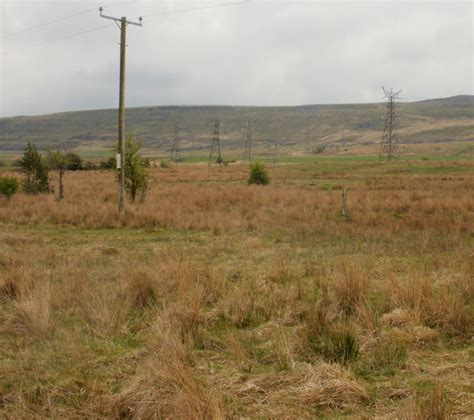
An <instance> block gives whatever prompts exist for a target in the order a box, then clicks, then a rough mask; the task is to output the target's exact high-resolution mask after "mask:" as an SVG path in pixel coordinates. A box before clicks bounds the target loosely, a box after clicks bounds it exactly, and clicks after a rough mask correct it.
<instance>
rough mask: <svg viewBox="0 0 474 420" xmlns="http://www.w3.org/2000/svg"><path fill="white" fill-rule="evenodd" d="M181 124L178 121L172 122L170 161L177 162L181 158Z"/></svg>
mask: <svg viewBox="0 0 474 420" xmlns="http://www.w3.org/2000/svg"><path fill="white" fill-rule="evenodd" d="M180 131H181V124H180V123H179V121H176V122H175V123H174V133H173V140H172V143H171V150H170V160H171V162H174V163H178V162H179V160H180V159H181V147H180V144H181V137H180Z"/></svg>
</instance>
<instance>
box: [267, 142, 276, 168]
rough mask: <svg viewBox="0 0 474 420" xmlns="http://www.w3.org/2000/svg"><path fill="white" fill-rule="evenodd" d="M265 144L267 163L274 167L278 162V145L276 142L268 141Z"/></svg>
mask: <svg viewBox="0 0 474 420" xmlns="http://www.w3.org/2000/svg"><path fill="white" fill-rule="evenodd" d="M265 143H266V145H267V162H268V163H269V164H272V165H273V166H275V165H276V164H277V160H278V147H279V143H278V141H277V140H268V141H266V142H265Z"/></svg>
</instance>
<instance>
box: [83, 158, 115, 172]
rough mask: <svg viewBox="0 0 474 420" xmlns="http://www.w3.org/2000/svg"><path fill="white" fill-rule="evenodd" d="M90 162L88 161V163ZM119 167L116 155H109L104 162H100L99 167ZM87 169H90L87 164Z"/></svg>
mask: <svg viewBox="0 0 474 420" xmlns="http://www.w3.org/2000/svg"><path fill="white" fill-rule="evenodd" d="M87 164H88V163H87V162H86V165H87ZM116 167H117V161H116V160H115V156H114V157H109V158H108V159H107V160H104V161H103V162H100V164H99V168H100V169H115V168H116ZM85 169H86V170H87V169H89V168H88V167H87V166H86V167H85Z"/></svg>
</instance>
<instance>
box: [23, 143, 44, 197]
mask: <svg viewBox="0 0 474 420" xmlns="http://www.w3.org/2000/svg"><path fill="white" fill-rule="evenodd" d="M18 165H19V166H20V168H21V172H22V173H23V175H24V176H25V178H24V180H23V189H24V190H25V192H27V193H30V194H38V193H44V192H49V176H48V167H47V165H46V164H45V162H44V160H43V159H42V158H41V156H40V154H39V153H38V150H37V149H36V145H35V144H34V143H30V142H28V145H27V146H26V148H25V151H24V153H23V157H22V158H21V159H20V160H19V161H18Z"/></svg>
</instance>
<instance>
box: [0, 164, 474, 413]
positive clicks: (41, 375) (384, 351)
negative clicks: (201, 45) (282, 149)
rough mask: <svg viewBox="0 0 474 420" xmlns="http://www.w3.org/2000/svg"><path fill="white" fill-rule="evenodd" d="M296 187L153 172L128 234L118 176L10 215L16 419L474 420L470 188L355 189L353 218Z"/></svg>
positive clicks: (7, 333)
mask: <svg viewBox="0 0 474 420" xmlns="http://www.w3.org/2000/svg"><path fill="white" fill-rule="evenodd" d="M295 170H296V169H295V168H287V167H282V168H277V169H275V172H274V174H273V177H274V179H275V185H274V186H270V187H268V188H267V187H265V188H259V187H247V186H244V185H240V184H239V183H238V182H237V181H239V180H240V179H241V176H242V175H243V174H244V169H241V168H233V167H228V168H222V169H217V168H212V169H211V170H210V171H208V172H207V168H200V167H197V166H196V167H190V168H181V167H178V168H172V169H170V170H169V171H161V170H156V171H154V174H153V176H154V177H155V181H154V184H153V186H152V189H151V193H150V196H149V197H148V201H147V204H145V206H143V207H140V206H136V207H133V206H131V207H130V208H129V213H128V215H127V217H126V218H125V219H121V220H120V219H118V218H117V217H116V209H115V185H114V183H113V175H112V174H111V173H78V174H70V176H68V185H66V188H69V190H66V193H67V194H66V199H65V200H64V201H63V202H57V201H55V200H54V199H52V197H50V196H38V197H29V196H25V195H22V194H19V195H18V196H16V197H14V198H13V199H12V200H10V201H9V202H8V203H6V205H5V206H3V207H1V208H0V223H1V227H2V229H3V231H2V232H1V233H0V332H1V334H0V356H1V357H0V416H3V417H6V418H44V417H61V418H137V419H138V418H183V419H185V418H186V419H187V418H191V419H192V418H196V419H198V418H209V419H219V418H237V417H242V418H256V417H261V418H314V417H316V416H323V417H324V416H326V417H341V416H349V417H363V416H366V417H374V416H380V417H384V416H385V417H387V418H420V419H421V418H449V416H450V415H453V416H455V415H457V416H463V415H467V414H468V413H469V410H470V407H471V406H469V404H468V403H467V402H466V401H469V399H470V398H471V399H472V395H473V394H472V391H471V390H472V388H469V386H470V385H469V383H470V382H472V379H473V378H474V370H473V369H472V358H470V357H471V356H469V352H470V351H471V352H472V334H473V333H474V332H473V329H472V328H473V325H474V322H473V320H474V314H473V309H474V303H473V302H474V286H473V282H472V276H473V274H474V271H473V270H474V263H473V262H472V261H473V260H472V259H471V257H472V232H473V225H472V222H473V217H474V216H473V211H474V206H473V200H474V198H473V197H472V195H467V194H466V191H467V189H468V188H467V186H468V185H469V182H471V181H470V179H471V178H469V179H468V177H467V176H466V177H464V179H461V178H462V177H458V178H455V179H453V180H452V181H450V182H449V186H448V185H447V183H446V182H444V181H442V180H441V178H439V177H438V178H436V177H435V178H434V180H427V179H426V178H425V177H423V178H420V179H418V178H416V177H413V176H400V177H397V178H391V179H390V180H389V179H385V178H383V177H381V178H380V179H378V178H370V179H368V180H366V179H356V180H352V181H353V183H354V186H353V187H351V193H350V198H349V203H350V214H351V216H350V218H349V219H346V218H340V217H339V216H338V213H339V203H340V192H339V191H338V190H332V191H325V190H324V189H321V188H319V187H317V186H316V187H315V186H308V185H306V186H305V185H303V184H304V182H302V180H301V179H300V178H298V177H295V178H291V177H292V175H291V174H292V173H293V172H292V171H295ZM203 172H204V175H203ZM245 172H246V171H245ZM284 176H288V177H289V178H288V184H283V181H282V178H281V177H284ZM279 177H280V178H279ZM207 178H210V179H212V180H213V181H212V182H205V181H206V179H207ZM225 178H227V180H228V181H229V182H228V183H227V184H225V183H224V182H220V181H224V180H225ZM305 179H306V178H305ZM334 179H335V180H339V181H340V180H341V176H340V175H337V174H336V175H334ZM88 181H94V185H95V189H94V191H84V190H83V189H82V187H83V185H84V183H87V182H88ZM218 181H219V182H218ZM234 181H235V182H234ZM445 184H446V185H445ZM68 191H69V193H68ZM34 223H38V224H37V225H34ZM23 224H24V225H23ZM70 225H74V227H73V226H70ZM121 226H124V227H125V228H124V229H119V227H121ZM107 227H110V228H111V229H106V228H107ZM138 227H141V229H137V228H138ZM86 228H97V229H86ZM188 228H190V229H188ZM435 380H439V381H440V382H442V383H443V385H444V389H443V390H442V391H437V388H435V387H432V386H431V385H430V386H427V385H426V384H432V383H433V382H434V381H435ZM424 387H425V388H428V391H429V392H421V391H425V388H424ZM420 390H421V391H420ZM431 391H433V392H431ZM410 416H411V417H410Z"/></svg>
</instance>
